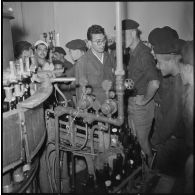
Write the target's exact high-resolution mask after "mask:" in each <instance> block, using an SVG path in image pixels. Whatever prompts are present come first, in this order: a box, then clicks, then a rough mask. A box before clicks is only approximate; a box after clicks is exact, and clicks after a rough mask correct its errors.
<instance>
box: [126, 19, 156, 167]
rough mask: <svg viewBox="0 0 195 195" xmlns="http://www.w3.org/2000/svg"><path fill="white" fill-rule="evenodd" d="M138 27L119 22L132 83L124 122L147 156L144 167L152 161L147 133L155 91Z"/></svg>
mask: <svg viewBox="0 0 195 195" xmlns="http://www.w3.org/2000/svg"><path fill="white" fill-rule="evenodd" d="M138 26H139V24H138V23H137V22H136V21H134V20H130V19H125V20H123V21H122V30H123V43H124V44H125V47H126V48H127V47H129V48H130V61H129V64H128V66H127V71H128V72H127V78H129V79H132V80H133V82H134V89H133V92H132V94H131V95H130V96H129V98H128V122H129V126H130V127H131V129H132V130H133V133H134V135H136V137H137V139H138V142H139V144H140V146H141V149H142V151H143V152H144V153H145V155H147V159H148V165H149V166H150V162H151V161H152V159H153V153H152V150H151V146H150V143H149V134H150V130H151V127H152V122H153V118H154V99H153V97H154V95H155V93H156V91H157V89H158V88H159V83H160V82H159V78H158V73H157V70H156V67H155V60H154V57H153V56H152V54H151V50H150V48H149V47H147V46H145V45H144V43H143V42H142V41H141V40H140V34H141V31H140V30H139V29H138Z"/></svg>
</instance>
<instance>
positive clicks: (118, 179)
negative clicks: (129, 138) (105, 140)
mask: <svg viewBox="0 0 195 195" xmlns="http://www.w3.org/2000/svg"><path fill="white" fill-rule="evenodd" d="M122 165H123V157H122V155H121V154H120V153H117V156H116V174H115V184H114V185H115V186H118V185H119V184H120V183H121V181H122Z"/></svg>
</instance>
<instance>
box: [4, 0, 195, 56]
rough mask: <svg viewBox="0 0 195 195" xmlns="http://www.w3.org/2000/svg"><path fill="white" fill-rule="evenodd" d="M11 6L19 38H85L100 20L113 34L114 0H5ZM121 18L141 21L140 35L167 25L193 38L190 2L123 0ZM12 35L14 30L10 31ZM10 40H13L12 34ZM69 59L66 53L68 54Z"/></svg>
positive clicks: (66, 39)
mask: <svg viewBox="0 0 195 195" xmlns="http://www.w3.org/2000/svg"><path fill="white" fill-rule="evenodd" d="M6 3H7V4H9V5H10V6H11V7H12V8H13V9H14V16H15V19H14V20H12V21H11V23H12V27H13V26H14V25H15V26H16V25H18V26H19V27H20V28H21V29H22V30H23V34H22V33H21V35H22V36H21V37H20V40H27V41H29V42H34V41H36V40H37V39H39V38H40V35H42V33H43V32H49V31H51V30H54V29H55V31H56V32H59V33H60V44H61V46H62V47H63V48H65V44H66V43H67V42H68V41H70V40H72V39H76V38H81V39H86V38H87V37H86V36H87V35H86V33H87V29H88V27H89V26H91V25H92V24H99V25H101V26H103V27H104V28H105V31H106V33H107V34H109V35H114V34H115V32H114V29H113V27H114V25H115V21H116V18H115V2H6ZM123 3H124V5H123V7H124V10H125V8H126V9H127V10H128V11H127V13H123V14H122V19H123V18H131V19H134V20H136V21H137V22H139V23H140V29H141V30H142V32H143V34H142V39H143V40H147V38H148V34H149V32H150V31H151V30H152V29H153V28H156V27H163V26H165V25H169V26H171V27H172V28H174V29H176V30H177V31H178V34H179V35H180V37H181V38H182V39H185V40H191V39H193V30H194V29H193V11H194V10H193V2H192V1H191V2H123ZM13 36H15V34H14V35H13ZM13 40H15V39H14V38H13ZM68 59H69V57H68Z"/></svg>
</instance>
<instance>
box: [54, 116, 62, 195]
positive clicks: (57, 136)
mask: <svg viewBox="0 0 195 195" xmlns="http://www.w3.org/2000/svg"><path fill="white" fill-rule="evenodd" d="M55 131H56V132H55V150H56V170H57V171H56V179H57V193H60V192H61V185H60V182H61V181H60V146H59V145H60V143H59V142H60V133H59V118H58V116H55ZM54 169H55V167H54Z"/></svg>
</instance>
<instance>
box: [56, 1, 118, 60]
mask: <svg viewBox="0 0 195 195" xmlns="http://www.w3.org/2000/svg"><path fill="white" fill-rule="evenodd" d="M54 13H55V14H54V15H55V27H56V28H55V29H56V31H58V32H59V34H60V44H61V46H62V47H63V48H65V44H66V43H67V42H69V41H71V40H73V39H87V29H88V28H89V27H90V26H91V25H92V24H98V25H101V26H102V27H104V28H105V31H106V33H107V34H109V35H114V29H113V28H114V25H115V3H113V2H63V3H62V2H55V3H54ZM65 50H66V51H67V48H65ZM67 53H68V52H67ZM66 58H67V59H68V60H70V57H69V55H67V56H66ZM70 61H71V60H70Z"/></svg>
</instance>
